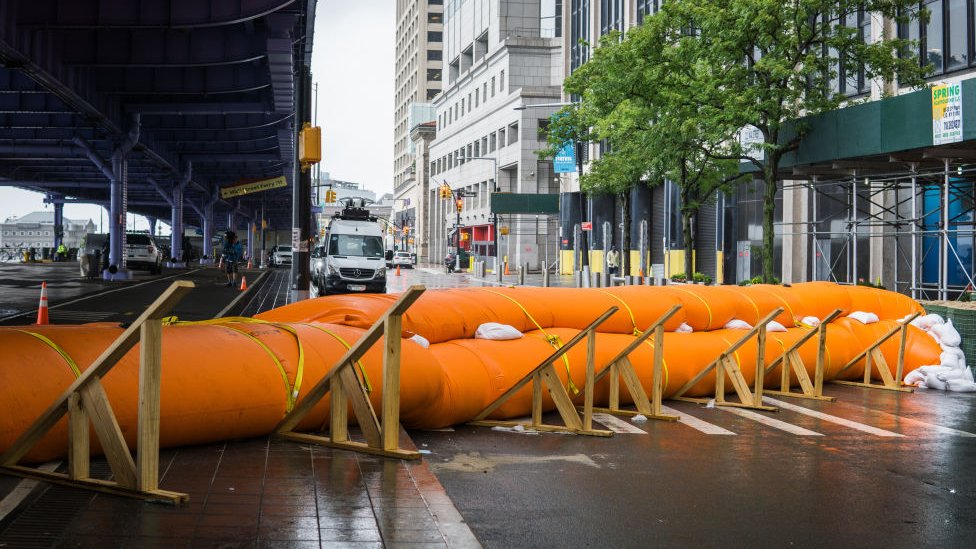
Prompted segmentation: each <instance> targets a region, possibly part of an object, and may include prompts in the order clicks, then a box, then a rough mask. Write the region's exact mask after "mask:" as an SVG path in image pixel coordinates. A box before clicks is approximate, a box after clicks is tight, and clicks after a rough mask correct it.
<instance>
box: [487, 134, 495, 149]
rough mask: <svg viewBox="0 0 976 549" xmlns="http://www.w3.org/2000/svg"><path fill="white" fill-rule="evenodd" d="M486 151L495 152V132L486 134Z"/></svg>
mask: <svg viewBox="0 0 976 549" xmlns="http://www.w3.org/2000/svg"><path fill="white" fill-rule="evenodd" d="M488 152H495V132H492V133H491V135H489V136H488Z"/></svg>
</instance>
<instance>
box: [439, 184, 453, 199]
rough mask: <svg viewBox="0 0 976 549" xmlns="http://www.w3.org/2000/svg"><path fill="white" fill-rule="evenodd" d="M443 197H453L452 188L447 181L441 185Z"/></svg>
mask: <svg viewBox="0 0 976 549" xmlns="http://www.w3.org/2000/svg"><path fill="white" fill-rule="evenodd" d="M440 190H441V198H451V188H450V187H448V186H447V183H445V184H443V185H441V187H440Z"/></svg>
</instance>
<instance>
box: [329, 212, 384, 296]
mask: <svg viewBox="0 0 976 549" xmlns="http://www.w3.org/2000/svg"><path fill="white" fill-rule="evenodd" d="M384 251H385V250H384V247H383V230H382V229H381V228H380V226H379V224H378V223H377V221H376V217H374V216H371V215H370V214H369V210H367V209H366V208H365V205H364V204H363V203H362V202H360V203H359V206H358V207H354V206H353V203H352V202H349V203H348V204H347V205H346V207H345V208H343V209H342V210H341V211H340V212H339V213H337V214H336V215H335V216H334V217H333V218H332V222H331V224H330V225H329V229H328V231H327V232H326V235H325V240H324V241H323V243H322V245H321V246H319V247H317V248H316V249H315V250H314V251H313V252H312V283H313V284H315V286H316V287H317V288H318V290H319V295H328V294H337V293H349V292H369V293H386V260H385V258H384Z"/></svg>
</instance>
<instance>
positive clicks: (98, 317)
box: [51, 310, 116, 322]
mask: <svg viewBox="0 0 976 549" xmlns="http://www.w3.org/2000/svg"><path fill="white" fill-rule="evenodd" d="M114 314H116V313H113V312H107V311H62V310H57V311H54V312H52V313H51V320H52V321H57V320H72V321H87V322H101V321H103V320H105V319H106V318H109V317H110V316H112V315H114Z"/></svg>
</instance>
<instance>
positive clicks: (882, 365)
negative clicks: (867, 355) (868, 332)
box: [871, 347, 898, 387]
mask: <svg viewBox="0 0 976 549" xmlns="http://www.w3.org/2000/svg"><path fill="white" fill-rule="evenodd" d="M871 355H872V356H873V357H874V364H875V366H876V367H877V368H878V374H879V375H880V376H881V381H882V382H883V383H884V384H885V385H886V386H888V387H892V386H896V385H898V384H897V383H895V379H894V378H893V377H892V376H891V370H890V369H889V368H888V361H887V360H885V357H884V355H883V354H881V349H879V348H877V347H875V348H874V349H873V350H872V351H871Z"/></svg>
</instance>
